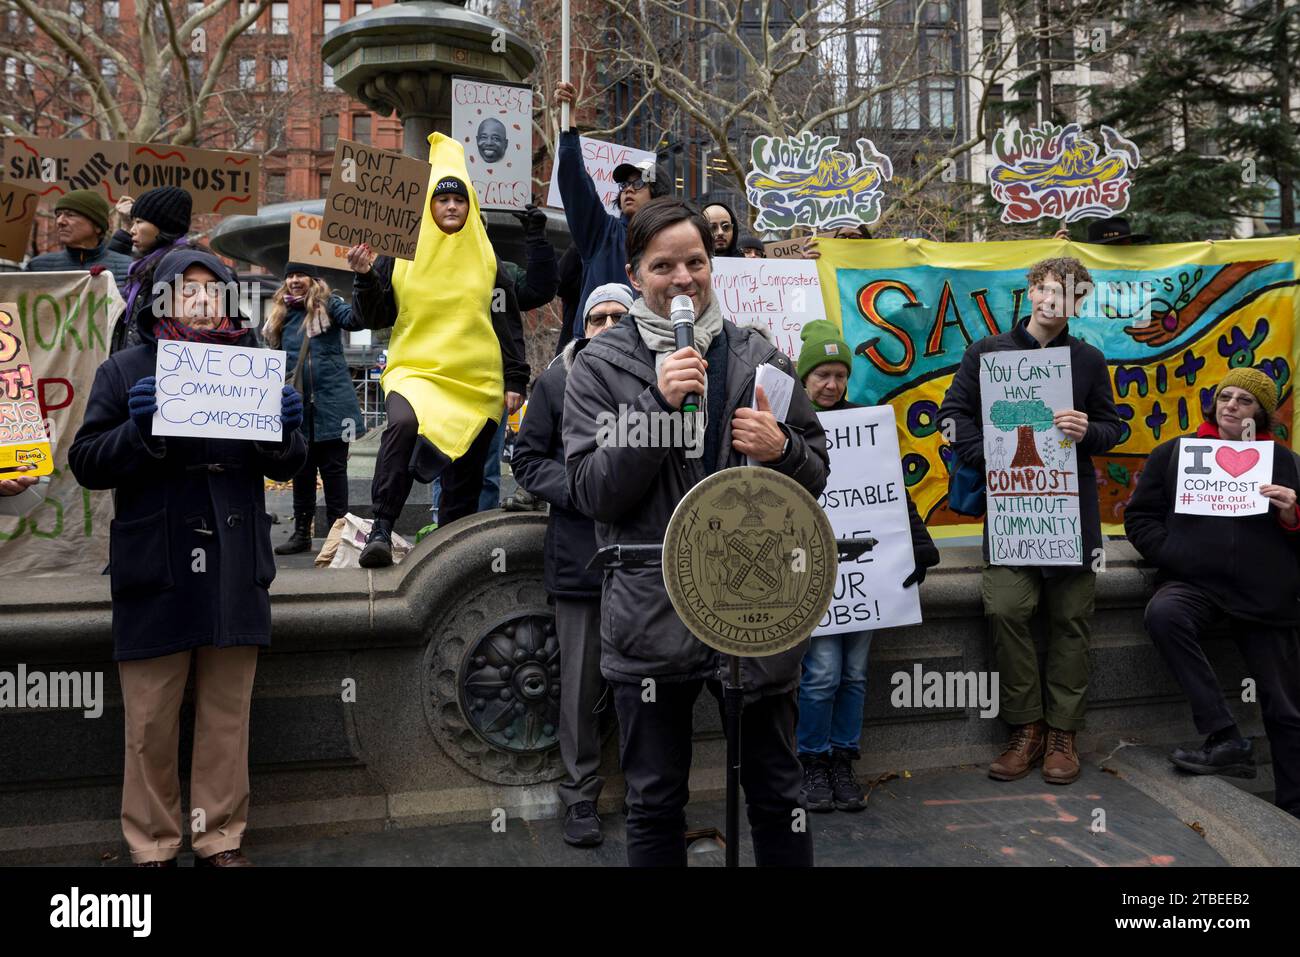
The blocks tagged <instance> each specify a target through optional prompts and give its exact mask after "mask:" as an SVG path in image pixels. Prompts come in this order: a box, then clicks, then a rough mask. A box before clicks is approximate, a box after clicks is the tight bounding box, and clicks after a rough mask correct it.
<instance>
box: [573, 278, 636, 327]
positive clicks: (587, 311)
mask: <svg viewBox="0 0 1300 957" xmlns="http://www.w3.org/2000/svg"><path fill="white" fill-rule="evenodd" d="M607 302H610V303H614V304H616V305H618V306H622V309H621V310H618V309H602V310H600V312H599V313H596V311H595V310H596V307H597V306H600V305H603V304H605V303H607ZM631 308H632V290H631V289H629V288H628V287H627V285H626V284H625V283H621V282H607V283H605V285H603V286H597V287H596V288H595V289H593V290H592V291H591V295H590V296H588V297H587V303H586V305H585V306H583V308H582V315H583V321H584V322H585V324H586V326H587V330H588V331H587V335H591V334H592V333H591V328H592V323H593V322H596V323H599V320H602V319H605V320H609V319H613V320H614V321H615V322H617V321H618V320H619V319H621V318H622V317H623V316H625V315H627V312H628V310H629V309H631ZM600 328H601V329H604V328H605V326H604V325H601V326H600Z"/></svg>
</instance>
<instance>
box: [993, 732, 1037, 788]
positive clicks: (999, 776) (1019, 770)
mask: <svg viewBox="0 0 1300 957" xmlns="http://www.w3.org/2000/svg"><path fill="white" fill-rule="evenodd" d="M1046 730H1047V726H1046V725H1045V724H1043V722H1041V721H1035V722H1034V723H1033V724H1021V725H1017V726H1016V727H1015V728H1014V729H1012V731H1011V740H1010V741H1009V742H1007V748H1006V750H1005V751H1003V752H1002V755H1001V757H999V758H998V759H997V760H996V761H994V762H993V763H992V764H990V765H989V777H991V778H992V779H993V780H994V781H1018V780H1020V779H1021V778H1023V777H1024V776H1025V775H1026V774H1028V773H1029V772H1030V771H1032V770H1033V767H1034V765H1035V764H1036V763H1037V762H1038V759H1039V758H1041V757H1042V756H1043V747H1044V742H1045V737H1044V736H1045V733H1046Z"/></svg>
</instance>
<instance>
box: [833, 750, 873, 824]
mask: <svg viewBox="0 0 1300 957" xmlns="http://www.w3.org/2000/svg"><path fill="white" fill-rule="evenodd" d="M855 757H856V755H855V754H854V753H853V752H852V751H841V750H840V749H839V748H836V749H835V750H833V751H832V752H831V796H832V799H833V800H834V801H835V809H836V810H838V811H861V810H862V809H863V808H865V807H866V806H867V796H866V795H865V794H863V793H862V785H860V784H858V779H857V777H856V775H854V773H853V759H854V758H855Z"/></svg>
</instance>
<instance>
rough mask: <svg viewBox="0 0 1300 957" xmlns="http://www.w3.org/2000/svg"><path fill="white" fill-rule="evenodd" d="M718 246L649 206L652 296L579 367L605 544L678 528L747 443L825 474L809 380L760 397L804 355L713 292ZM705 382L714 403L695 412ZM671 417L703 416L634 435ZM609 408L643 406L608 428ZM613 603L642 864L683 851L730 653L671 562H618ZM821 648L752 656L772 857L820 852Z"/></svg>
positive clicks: (590, 503)
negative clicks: (813, 751) (805, 712)
mask: <svg viewBox="0 0 1300 957" xmlns="http://www.w3.org/2000/svg"><path fill="white" fill-rule="evenodd" d="M712 249H713V240H712V237H711V235H710V232H709V224H708V221H707V220H706V219H705V218H704V217H703V216H702V215H701V214H700V213H699V212H698V211H697V210H695V209H693V208H692V207H690V206H688V205H686V204H685V203H683V202H681V201H679V200H676V199H673V198H670V197H664V198H661V199H656V200H652V201H650V202H649V203H647V204H646V205H645V206H644V207H643V208H642V209H641V210H640V211H639V212H638V213H637V215H636V218H635V219H633V220H632V222H631V224H630V225H629V226H628V235H627V256H628V263H627V275H628V279H629V280H630V281H631V284H632V286H633V288H634V289H636V290H637V292H639V293H640V294H641V298H640V299H638V300H637V301H636V302H634V303H633V304H632V309H631V312H630V313H629V315H628V317H626V318H624V319H623V320H622V321H621V322H620V323H619V324H618V325H617V326H615V327H614V328H613V329H611V330H608V331H607V332H605V333H604V334H603V335H601V336H600V337H599V338H597V339H595V340H593V341H592V342H591V343H590V344H589V345H588V346H587V347H586V348H585V349H584V350H583V351H582V352H581V353H580V354H579V355H578V357H577V360H576V361H575V362H574V364H573V369H572V370H571V372H570V373H569V382H568V388H567V389H566V391H565V398H564V451H565V468H566V471H567V474H568V482H569V492H570V497H571V498H572V500H573V503H574V506H575V507H576V508H577V509H578V510H579V511H581V512H583V513H585V514H586V515H588V516H590V517H591V518H593V519H594V520H595V523H596V543H597V546H598V547H604V546H606V545H612V544H618V543H630V542H638V543H644V542H660V541H663V538H664V532H665V530H666V529H667V526H668V520H669V519H670V518H671V517H672V513H673V509H674V508H676V506H677V503H678V502H680V501H681V499H682V497H683V496H684V495H685V494H686V493H687V491H689V490H690V489H691V488H692V487H693V486H694V485H696V484H697V483H698V482H700V481H701V480H702V479H704V478H705V477H706V476H707V475H709V474H711V473H712V472H715V471H717V470H719V469H724V468H730V467H733V466H737V465H743V464H745V459H746V456H748V457H750V458H751V459H752V460H753V461H754V462H756V463H758V464H759V465H761V466H763V467H766V468H773V469H776V470H777V471H779V472H782V473H784V474H786V475H788V476H790V477H791V478H793V479H794V480H795V481H797V482H798V483H799V484H800V485H802V486H803V487H804V488H806V489H807V490H808V491H809V493H811V494H812V495H813V496H816V495H818V494H820V493H821V491H822V489H823V487H824V486H825V484H826V477H827V473H828V470H829V459H828V456H827V452H826V439H825V434H824V433H823V431H822V428H821V425H820V424H819V422H818V420H817V416H816V414H815V413H814V412H813V408H812V404H811V403H810V401H809V400H808V397H807V395H806V393H805V392H804V391H803V390H802V389H794V390H793V395H792V397H791V400H790V407H789V411H788V412H787V414H786V419H785V421H784V422H779V421H778V420H777V419H776V417H775V416H774V415H773V414H772V412H771V410H770V409H769V408H768V404H767V401H766V397H765V396H764V395H763V394H762V392H761V390H760V392H759V394H758V398H757V402H753V403H752V405H751V400H752V398H753V395H754V379H755V371H756V369H757V368H758V366H760V365H762V364H763V363H770V364H772V365H774V366H776V367H778V368H779V369H781V370H782V371H783V372H785V373H786V374H787V375H789V376H791V377H792V378H793V377H794V370H793V368H792V366H791V363H790V360H789V359H788V358H786V356H785V355H783V354H782V353H781V352H779V351H778V350H777V349H776V347H775V346H773V345H772V343H771V342H770V341H769V340H768V339H767V338H765V337H764V336H763V335H762V333H760V332H758V331H757V330H755V329H752V328H743V329H742V328H739V327H737V326H736V325H734V324H733V323H731V322H730V321H728V320H726V319H724V318H723V316H722V313H721V311H720V310H719V307H718V303H717V301H716V300H715V299H714V296H713V283H712ZM678 296H684V297H689V300H690V309H691V310H693V312H694V321H693V324H692V325H691V327H690V328H689V331H688V332H687V338H686V339H684V340H683V341H686V342H692V343H693V345H688V346H686V347H684V348H678V336H680V335H682V334H683V332H686V331H687V330H684V329H683V328H682V326H683V324H684V322H685V321H686V320H688V319H689V318H690V315H689V311H688V310H687V308H686V303H685V302H683V301H681V300H678V302H677V303H676V308H674V302H673V300H674V298H675V297H678ZM674 314H675V315H674ZM674 319H676V320H677V322H676V323H674ZM675 325H676V327H677V328H676V329H675V328H674V327H675ZM690 397H695V401H696V402H697V403H698V407H699V411H698V412H696V413H689V412H687V413H682V412H681V410H682V407H683V404H684V403H687V401H688V399H689V398H690ZM752 406H756V407H752ZM665 414H685V415H687V416H693V417H694V418H695V426H694V427H687V428H681V429H673V430H671V432H672V434H673V435H676V436H680V437H681V441H680V442H679V443H677V444H673V443H665V442H662V441H646V442H640V443H638V444H635V445H634V444H633V443H632V442H630V441H628V439H629V437H635V436H638V435H641V436H644V435H647V434H653V433H654V432H655V430H654V429H647V428H645V427H644V424H642V426H641V427H639V428H638V427H636V425H635V419H637V418H638V417H644V420H643V422H650V421H655V419H659V418H662V416H664V415H665ZM611 416H612V417H614V418H615V419H616V420H620V419H621V420H627V421H626V422H624V423H620V426H619V428H618V429H616V430H615V429H610V428H608V426H607V424H606V423H608V421H609V419H610V417H611ZM611 436H613V438H611ZM701 445H702V448H701V447H700V446H701ZM601 604H602V608H601V672H602V673H603V674H604V676H605V678H606V679H607V680H608V681H609V682H610V684H611V687H612V689H613V692H614V704H615V709H616V711H617V713H618V721H619V729H620V736H621V740H620V757H621V764H622V767H623V773H624V776H625V777H626V780H627V802H628V819H627V853H628V863H629V864H630V865H632V866H634V867H635V866H679V867H680V866H685V864H686V840H685V834H686V803H687V801H688V799H689V797H690V794H689V790H688V787H687V780H688V777H689V774H690V764H691V738H692V732H693V728H692V712H693V708H694V704H695V699H696V698H697V697H698V696H699V693H700V690H701V688H702V687H704V686H705V685H706V684H707V685H708V688H709V691H710V692H711V693H712V694H713V696H714V697H715V698H716V699H717V701H718V704H719V709H721V705H722V685H721V682H722V679H723V677H724V673H725V668H726V665H725V662H724V660H723V656H722V655H720V654H719V653H718V652H716V651H714V650H713V649H711V648H709V647H708V646H707V645H705V644H704V643H703V642H701V641H699V640H698V639H696V638H695V637H694V635H692V634H691V633H690V632H689V631H688V630H687V628H686V626H685V625H684V624H683V623H682V621H681V620H680V619H679V618H678V617H677V613H676V612H675V611H674V610H673V606H672V603H671V602H670V600H669V598H668V592H667V590H666V589H665V587H664V581H663V572H662V570H661V569H659V568H618V569H614V570H612V571H610V572H609V574H607V575H606V576H605V581H604V584H603V587H602V593H601ZM806 649H807V643H806V642H805V643H802V644H800V645H798V646H796V647H795V648H792V649H790V650H789V651H786V652H783V653H781V654H778V655H773V656H771V657H768V658H745V659H743V660H742V684H743V686H744V689H745V708H744V714H743V723H742V726H741V784H742V786H743V788H744V791H745V801H746V805H747V812H748V817H749V824H750V831H751V834H752V837H753V842H754V856H755V860H756V861H757V863H758V864H759V865H785V866H798V865H802V866H810V865H811V864H812V862H813V851H812V836H811V835H810V834H809V833H808V832H807V828H806V827H802V826H800V822H799V820H798V816H797V815H796V814H795V813H794V812H795V810H796V809H797V808H798V807H799V785H800V782H801V780H802V774H801V770H800V765H799V761H798V758H797V756H796V753H795V739H794V730H795V721H796V717H797V711H796V703H797V697H796V696H797V691H798V685H799V665H800V660H801V659H802V657H803V654H804V652H805V651H806Z"/></svg>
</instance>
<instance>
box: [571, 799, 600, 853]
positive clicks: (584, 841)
mask: <svg viewBox="0 0 1300 957" xmlns="http://www.w3.org/2000/svg"><path fill="white" fill-rule="evenodd" d="M604 839H605V835H603V834H602V833H601V832H600V815H599V814H597V813H596V805H595V802H593V801H579V802H578V803H577V804H574V805H572V806H571V807H569V808H568V809H567V810H566V811H565V812H564V843H566V844H572V845H573V846H574V847H595V846H596V845H597V844H599V843H600V842H601V841H603V840H604Z"/></svg>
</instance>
